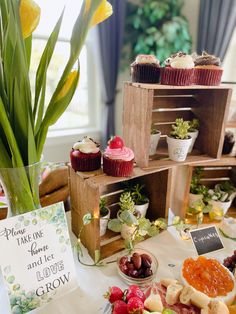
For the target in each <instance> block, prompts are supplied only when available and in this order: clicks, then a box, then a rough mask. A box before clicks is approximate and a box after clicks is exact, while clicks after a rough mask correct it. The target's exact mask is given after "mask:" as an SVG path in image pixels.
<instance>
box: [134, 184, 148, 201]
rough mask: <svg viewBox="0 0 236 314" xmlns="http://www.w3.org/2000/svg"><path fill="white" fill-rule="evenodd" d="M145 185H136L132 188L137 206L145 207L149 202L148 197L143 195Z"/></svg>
mask: <svg viewBox="0 0 236 314" xmlns="http://www.w3.org/2000/svg"><path fill="white" fill-rule="evenodd" d="M143 189H144V185H140V184H136V185H135V186H133V187H131V197H132V200H133V201H134V203H135V205H143V204H146V203H148V202H149V199H148V197H147V196H146V195H145V194H144V193H143Z"/></svg>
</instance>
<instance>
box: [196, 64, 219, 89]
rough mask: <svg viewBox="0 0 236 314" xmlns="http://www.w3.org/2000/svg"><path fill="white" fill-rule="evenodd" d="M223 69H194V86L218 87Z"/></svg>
mask: <svg viewBox="0 0 236 314" xmlns="http://www.w3.org/2000/svg"><path fill="white" fill-rule="evenodd" d="M222 73H223V69H221V68H219V69H214V70H213V69H207V68H206V69H203V68H195V69H194V84H196V85H209V86H216V85H220V83H221V76H222Z"/></svg>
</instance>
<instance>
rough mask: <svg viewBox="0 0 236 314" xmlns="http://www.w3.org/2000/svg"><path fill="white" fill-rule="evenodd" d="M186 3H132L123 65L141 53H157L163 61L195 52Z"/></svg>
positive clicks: (160, 0)
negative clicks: (176, 53) (183, 13)
mask: <svg viewBox="0 0 236 314" xmlns="http://www.w3.org/2000/svg"><path fill="white" fill-rule="evenodd" d="M183 2H184V1H183V0H128V4H127V16H126V22H125V39H124V49H123V65H126V66H127V65H128V64H130V62H131V61H134V59H135V57H136V55H138V54H154V55H155V56H157V58H158V59H159V60H160V61H161V62H163V61H164V60H165V59H166V58H168V57H169V56H170V55H171V54H173V53H175V52H178V51H183V52H186V53H190V52H191V48H192V39H191V35H190V33H189V23H188V21H187V19H186V18H185V17H184V16H183V15H182V13H181V10H182V7H183ZM124 63H125V64H124Z"/></svg>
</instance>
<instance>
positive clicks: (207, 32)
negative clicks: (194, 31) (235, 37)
mask: <svg viewBox="0 0 236 314" xmlns="http://www.w3.org/2000/svg"><path fill="white" fill-rule="evenodd" d="M235 27H236V0H201V4H200V15H199V26H198V43H197V51H198V53H201V52H202V51H203V50H206V51H207V52H208V53H210V54H215V55H216V56H218V57H220V59H221V61H223V59H224V57H225V53H226V51H227V48H228V45H229V42H230V39H231V37H232V34H233V31H234V29H235Z"/></svg>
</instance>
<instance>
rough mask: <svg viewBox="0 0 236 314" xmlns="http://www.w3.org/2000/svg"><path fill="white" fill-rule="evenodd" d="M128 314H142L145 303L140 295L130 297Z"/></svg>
mask: <svg viewBox="0 0 236 314" xmlns="http://www.w3.org/2000/svg"><path fill="white" fill-rule="evenodd" d="M127 309H128V314H142V313H143V310H144V304H143V302H142V300H140V299H139V298H138V297H133V298H130V299H129V301H128V303H127Z"/></svg>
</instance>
